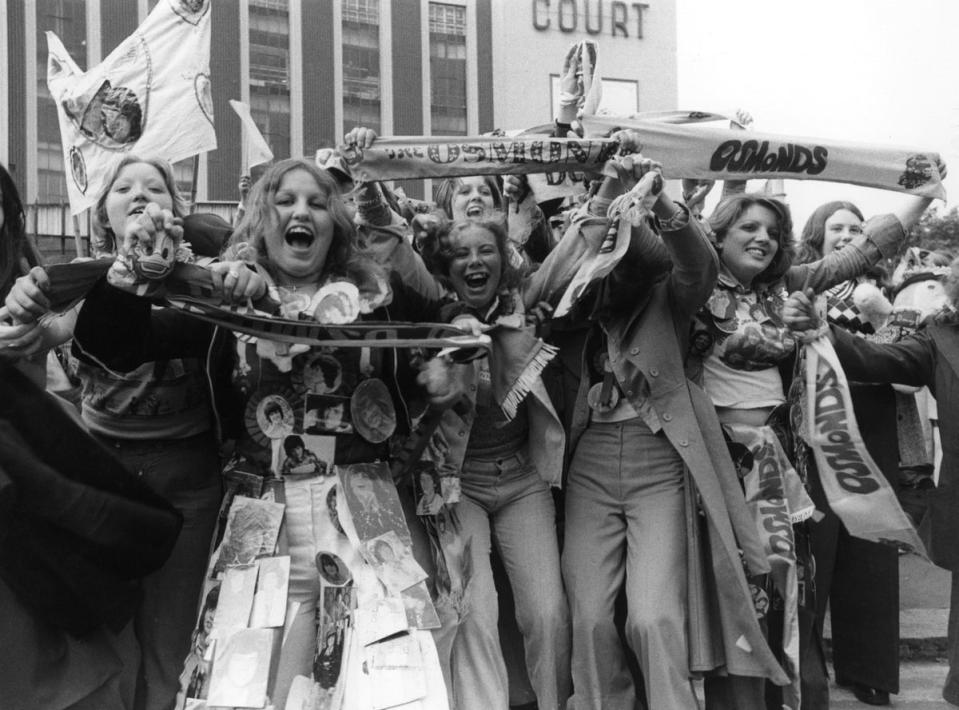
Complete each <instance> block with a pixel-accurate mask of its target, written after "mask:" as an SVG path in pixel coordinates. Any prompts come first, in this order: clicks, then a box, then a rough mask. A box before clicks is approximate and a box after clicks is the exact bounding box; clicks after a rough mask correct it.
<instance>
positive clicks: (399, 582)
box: [362, 530, 427, 594]
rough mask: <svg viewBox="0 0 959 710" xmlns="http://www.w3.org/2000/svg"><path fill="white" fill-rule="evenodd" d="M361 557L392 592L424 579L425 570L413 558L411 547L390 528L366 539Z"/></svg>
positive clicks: (397, 592)
mask: <svg viewBox="0 0 959 710" xmlns="http://www.w3.org/2000/svg"><path fill="white" fill-rule="evenodd" d="M362 550H363V557H364V558H365V559H366V561H367V562H368V563H369V564H370V565H371V566H372V567H373V570H374V571H375V572H376V576H377V577H379V579H380V581H381V582H382V583H383V584H384V585H385V586H386V588H387V589H388V590H389V591H390V592H391V593H392V594H399V593H400V592H402V591H403V590H404V589H408V588H410V587H412V586H413V585H414V584H416V583H417V582H422V581H423V580H424V579H426V577H427V575H426V572H424V571H423V568H422V567H420V566H419V564H417V562H416V560H414V559H413V554H412V549H411V548H410V546H409V545H406V544H404V543H403V541H402V540H400V538H399V536H398V535H397V534H396V533H395V532H393V531H392V530H391V531H389V532H387V533H384V534H382V535H379V536H378V537H375V538H373V539H371V540H367V541H366V543H364V545H363V548H362Z"/></svg>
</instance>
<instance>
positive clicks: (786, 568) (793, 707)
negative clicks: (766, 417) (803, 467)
mask: <svg viewBox="0 0 959 710" xmlns="http://www.w3.org/2000/svg"><path fill="white" fill-rule="evenodd" d="M726 431H727V433H728V434H729V435H730V438H732V440H733V441H735V442H737V443H739V444H742V445H743V446H745V447H746V448H747V449H748V450H749V453H750V454H752V466H751V467H750V469H749V472H748V473H746V476H745V478H744V480H743V482H744V484H745V487H746V505H747V507H748V508H749V511H750V512H751V513H752V514H753V519H754V520H755V521H756V530H757V531H758V532H759V539H760V541H761V542H762V545H763V549H764V550H765V552H766V558H767V559H768V560H769V567H770V569H771V570H772V571H771V572H770V576H771V578H772V582H773V585H774V586H775V588H776V591H777V592H779V595H780V596H781V597H782V599H783V605H784V611H783V630H782V638H783V664H782V665H783V669H784V670H785V671H786V673H787V674H788V675H789V679H790V681H791V682H790V684H789V686H788V687H786V688H783V707H785V708H788V709H789V710H799V707H800V704H801V702H800V701H801V688H800V675H799V579H798V574H797V571H796V540H795V537H794V535H793V523H795V522H799V520H802V519H804V516H805V517H808V515H811V514H812V508H813V506H812V501H811V500H810V499H809V496H808V495H805V492H804V491H803V493H802V494H801V496H800V497H799V498H796V495H795V494H796V493H797V486H796V485H795V483H796V482H798V484H799V485H798V490H799V491H802V482H801V481H799V480H798V479H799V475H798V474H797V473H796V470H795V469H794V468H793V467H792V465H791V464H790V463H789V459H788V457H787V456H786V453H785V452H784V451H783V450H782V445H781V444H780V443H779V438H778V437H777V436H776V433H775V432H774V431H773V429H772V427H769V426H763V427H753V426H747V425H743V424H733V425H728V426H726ZM747 460H748V459H747ZM790 480H792V483H791V482H790ZM794 504H795V507H794Z"/></svg>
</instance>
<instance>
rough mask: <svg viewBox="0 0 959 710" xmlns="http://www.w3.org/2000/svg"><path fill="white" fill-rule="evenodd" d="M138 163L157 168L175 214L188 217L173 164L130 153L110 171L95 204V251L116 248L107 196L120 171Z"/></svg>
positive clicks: (93, 244) (160, 159) (186, 204)
mask: <svg viewBox="0 0 959 710" xmlns="http://www.w3.org/2000/svg"><path fill="white" fill-rule="evenodd" d="M137 163H146V164H147V165H152V166H153V167H154V168H156V171H157V172H158V173H160V176H161V177H162V178H163V184H164V185H166V189H167V192H168V193H170V199H171V200H172V201H173V210H172V212H173V214H174V216H176V217H186V214H187V211H188V210H189V205H188V203H187V201H186V200H185V199H184V198H183V196H182V195H181V194H180V191H179V190H178V189H177V186H176V176H175V175H174V174H173V166H172V165H170V163H168V162H167V161H165V160H163V159H162V158H141V157H139V156H138V155H134V154H132V153H128V154H127V155H125V156H123V158H122V159H121V160H120V162H118V163H117V164H116V165H115V166H114V167H113V170H111V171H110V175H109V177H108V178H107V180H106V182H104V184H105V185H106V189H105V190H104V191H103V193H102V194H101V195H100V197H99V198H98V199H97V202H96V204H95V205H94V206H93V223H92V224H93V237H94V238H93V239H92V240H91V241H92V243H91V247H93V250H94V251H95V252H112V251H114V250H115V249H116V244H117V237H116V235H115V234H114V233H113V228H112V227H111V226H110V217H109V216H108V215H107V197H108V196H109V195H110V190H112V189H113V183H115V182H116V181H117V178H118V177H120V172H121V171H122V170H123V169H124V168H125V167H127V166H128V165H135V164H137Z"/></svg>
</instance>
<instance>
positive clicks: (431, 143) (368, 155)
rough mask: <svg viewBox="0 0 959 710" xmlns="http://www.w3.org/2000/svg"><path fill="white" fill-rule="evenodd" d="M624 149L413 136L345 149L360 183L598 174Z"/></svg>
mask: <svg viewBox="0 0 959 710" xmlns="http://www.w3.org/2000/svg"><path fill="white" fill-rule="evenodd" d="M618 150H619V144H618V143H617V142H616V141H611V140H605V139H602V140H580V139H574V138H547V137H538V138H506V137H500V136H496V137H489V136H480V137H470V138H467V137H452V138H450V137H443V138H431V137H427V136H410V137H403V138H396V137H394V138H377V140H376V142H375V143H374V144H373V146H372V147H370V148H359V147H348V148H342V149H341V151H342V153H343V157H344V159H345V160H346V163H347V165H348V166H349V168H350V172H351V173H352V175H353V179H354V180H357V181H364V182H369V181H375V180H404V179H409V178H449V177H462V176H466V175H526V174H529V173H550V172H567V171H569V172H583V171H586V172H591V173H599V172H600V170H602V168H603V164H604V163H605V162H606V161H607V160H608V159H609V158H611V157H613V156H614V155H615V154H616V152H617V151H618Z"/></svg>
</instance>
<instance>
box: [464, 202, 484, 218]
mask: <svg viewBox="0 0 959 710" xmlns="http://www.w3.org/2000/svg"><path fill="white" fill-rule="evenodd" d="M485 211H486V210H485V209H484V208H483V205H481V204H480V203H478V202H474V203H472V204H470V205H468V206H467V207H466V216H467V217H482V216H483V213H484V212H485Z"/></svg>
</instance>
